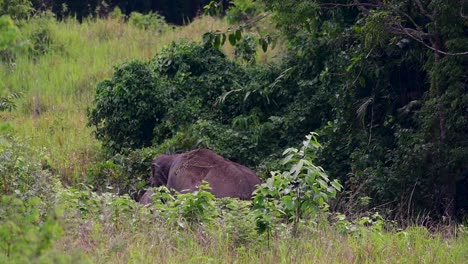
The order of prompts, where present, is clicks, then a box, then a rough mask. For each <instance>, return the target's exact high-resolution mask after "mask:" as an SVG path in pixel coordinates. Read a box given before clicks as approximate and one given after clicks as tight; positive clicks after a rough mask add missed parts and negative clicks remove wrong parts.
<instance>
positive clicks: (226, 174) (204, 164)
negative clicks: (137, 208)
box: [140, 149, 261, 204]
mask: <svg viewBox="0 0 468 264" xmlns="http://www.w3.org/2000/svg"><path fill="white" fill-rule="evenodd" d="M151 173H152V176H151V178H150V180H149V181H150V185H151V186H153V187H158V186H167V187H168V188H171V189H174V190H176V191H178V192H181V193H186V192H193V191H196V190H197V188H198V186H199V185H200V183H201V182H202V181H206V182H208V183H209V184H210V187H211V193H213V194H214V195H215V196H216V197H219V198H221V197H233V198H239V199H243V200H248V199H251V197H252V193H253V191H254V190H255V186H256V185H257V184H260V183H261V181H260V179H259V178H258V177H257V175H256V174H255V172H254V171H252V170H251V169H249V168H247V167H245V166H243V165H241V164H238V163H235V162H232V161H230V160H227V159H224V158H223V157H221V156H219V155H218V154H216V153H214V152H213V151H211V150H208V149H196V150H192V151H189V152H185V153H182V154H173V155H159V156H157V157H156V158H155V159H154V160H153V162H152V164H151ZM151 199H152V198H151V192H147V193H145V194H144V195H143V196H142V197H141V199H140V203H143V204H148V203H151Z"/></svg>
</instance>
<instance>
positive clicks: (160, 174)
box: [149, 155, 177, 187]
mask: <svg viewBox="0 0 468 264" xmlns="http://www.w3.org/2000/svg"><path fill="white" fill-rule="evenodd" d="M176 157H177V155H159V156H158V157H156V158H155V159H154V160H153V162H152V163H151V178H150V179H149V182H150V185H151V186H153V187H159V186H164V185H166V184H167V178H168V175H169V170H170V169H171V166H172V163H173V161H174V159H175V158H176Z"/></svg>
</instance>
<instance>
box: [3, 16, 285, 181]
mask: <svg viewBox="0 0 468 264" xmlns="http://www.w3.org/2000/svg"><path fill="white" fill-rule="evenodd" d="M46 23H47V28H48V29H49V30H50V35H51V38H52V48H51V49H50V51H49V52H48V53H46V54H44V55H41V56H38V57H35V58H31V56H28V54H20V55H19V56H18V57H17V58H16V61H15V62H14V64H11V65H8V64H0V79H1V80H2V81H3V84H4V86H5V87H6V89H7V90H9V91H12V92H21V93H22V98H21V99H19V100H17V109H16V110H15V111H12V112H0V122H1V123H0V130H1V131H2V133H4V132H13V133H14V134H16V135H18V136H20V137H22V138H30V144H32V145H33V146H35V147H40V148H44V149H45V152H46V153H47V154H48V158H49V162H50V163H51V165H52V167H53V168H55V169H56V170H57V172H58V174H59V175H61V176H62V179H63V180H64V182H65V183H71V182H73V183H77V182H82V180H83V179H84V177H85V175H84V174H85V171H86V168H87V164H88V163H89V162H91V161H92V160H93V158H94V156H95V155H96V153H97V151H98V150H99V143H98V142H97V141H96V140H95V139H94V138H93V136H92V131H91V129H90V128H88V127H86V123H87V118H86V109H87V107H88V106H89V105H90V103H91V102H92V100H93V96H94V93H95V87H96V83H97V82H99V81H102V80H104V79H106V78H109V77H110V76H111V75H112V72H113V67H114V66H116V65H119V64H120V63H123V62H125V61H129V60H133V59H141V60H148V59H150V58H151V57H153V56H154V54H155V53H157V52H158V51H160V50H161V48H162V47H164V46H165V45H167V44H169V43H171V42H172V41H177V40H181V39H187V40H197V41H201V37H202V35H203V33H205V32H206V31H208V30H212V29H213V30H215V29H219V30H225V29H227V27H228V25H227V24H226V22H224V21H222V20H219V19H214V18H211V17H202V18H201V19H197V20H195V21H194V22H193V23H191V24H190V25H188V26H185V27H177V28H169V27H168V28H166V29H164V30H163V31H162V32H158V31H152V30H142V29H138V28H136V27H134V26H131V25H129V24H127V23H122V22H120V21H119V20H113V19H107V20H89V21H85V22H84V23H82V24H80V23H78V22H77V21H76V20H73V19H70V20H66V21H64V22H60V23H57V22H54V21H47V22H46ZM37 27H39V25H36V24H34V23H31V24H30V25H26V26H25V31H34V30H37ZM224 49H225V52H226V53H227V54H231V55H232V53H233V50H232V47H231V46H230V45H225V47H224ZM273 52H276V51H272V52H270V54H264V53H263V52H262V53H261V54H259V56H260V57H259V59H260V60H262V61H267V60H268V58H271V57H272V54H271V53H273Z"/></svg>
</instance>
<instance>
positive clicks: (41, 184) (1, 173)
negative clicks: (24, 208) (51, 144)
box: [0, 135, 57, 205]
mask: <svg viewBox="0 0 468 264" xmlns="http://www.w3.org/2000/svg"><path fill="white" fill-rule="evenodd" d="M47 159H48V158H47V156H46V155H45V154H44V153H42V152H41V151H38V150H35V149H32V148H31V147H30V146H29V145H28V144H27V142H22V141H20V140H18V139H17V138H14V137H12V136H9V135H4V136H0V191H1V192H2V194H4V195H10V194H16V195H17V196H18V197H20V198H21V199H22V200H28V199H31V198H33V197H38V198H40V199H41V200H42V202H43V203H44V204H45V205H51V204H52V203H53V199H54V193H55V185H56V184H57V179H56V178H55V177H53V175H52V174H51V173H50V172H49V171H47V170H44V169H43V165H44V166H47Z"/></svg>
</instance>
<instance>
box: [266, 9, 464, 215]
mask: <svg viewBox="0 0 468 264" xmlns="http://www.w3.org/2000/svg"><path fill="white" fill-rule="evenodd" d="M262 2H263V3H264V4H265V5H266V7H267V8H268V9H269V10H271V11H272V12H273V14H274V21H275V22H276V24H277V25H278V26H279V28H280V29H281V30H282V31H283V34H284V35H285V36H286V37H287V38H288V41H289V43H290V45H291V47H292V50H291V56H290V59H288V61H289V62H288V63H287V65H290V66H291V67H292V70H291V73H292V74H291V76H294V78H289V80H290V81H292V83H294V84H292V85H291V86H289V87H292V88H291V89H290V90H289V91H288V92H287V93H286V94H287V95H286V96H287V97H288V96H292V97H289V101H294V102H295V103H294V104H292V106H290V107H289V109H290V110H291V111H288V112H286V113H285V114H283V115H282V117H283V118H284V119H285V120H287V119H288V118H291V117H292V118H293V119H292V120H294V117H296V120H297V118H300V119H299V120H303V121H304V122H308V124H304V126H303V127H309V129H319V128H320V130H317V131H321V134H322V135H323V136H324V141H323V144H324V149H323V150H322V151H321V152H320V154H319V160H321V161H326V163H324V164H326V166H325V169H327V171H328V172H329V174H330V175H331V177H332V178H340V179H341V180H342V182H344V183H345V187H346V190H347V192H346V193H347V194H349V195H348V196H347V197H343V199H342V201H343V202H344V201H346V202H344V203H343V205H342V208H344V207H346V208H347V209H351V208H349V207H348V206H349V205H350V204H356V200H358V199H359V198H360V197H371V198H372V200H371V204H370V205H369V206H370V207H372V206H376V205H380V204H385V203H389V204H392V205H391V206H388V208H387V209H388V211H386V214H388V215H392V216H393V217H398V218H400V219H401V220H403V219H405V218H406V217H409V218H410V217H412V216H414V215H417V214H418V213H419V212H421V211H430V212H431V215H432V216H434V217H437V216H440V215H443V214H449V215H451V216H454V215H455V213H454V212H455V211H459V212H464V211H466V210H465V209H464V208H465V207H466V205H467V204H466V201H464V199H462V198H461V197H463V196H464V193H465V192H466V190H465V189H463V188H459V187H460V186H462V185H463V184H461V183H462V182H464V181H465V180H464V179H465V178H466V177H465V176H466V175H467V174H466V166H464V165H461V164H466V155H465V156H464V157H462V156H460V155H459V154H460V153H461V152H463V151H464V150H465V149H466V141H465V140H463V139H462V138H463V137H465V136H466V132H462V130H460V128H461V126H460V125H465V122H464V121H462V120H466V114H464V112H466V111H463V110H462V109H465V108H466V104H465V103H463V102H464V98H465V95H466V74H465V75H463V74H459V73H461V72H462V71H463V70H461V69H463V68H466V58H467V57H466V55H463V54H464V51H465V50H464V49H463V48H462V47H463V46H465V47H466V45H463V44H466V37H463V34H464V33H462V32H463V31H464V27H465V26H463V22H462V21H463V20H464V19H463V17H462V16H460V13H459V10H458V9H457V7H456V6H457V4H455V3H453V4H450V3H449V2H446V1H431V2H430V4H429V3H426V2H424V3H422V4H421V5H419V4H418V3H420V2H421V1H400V2H392V1H375V3H372V4H363V3H356V2H351V1H343V3H341V2H340V3H335V2H334V1H279V0H274V1H262ZM458 6H459V5H458ZM457 10H458V11H457ZM430 14H437V15H430ZM435 25H437V26H435ZM428 43H429V44H428ZM437 43H439V44H437ZM457 54H458V55H457ZM448 65H450V66H448ZM436 76H437V77H436ZM294 87H297V88H294ZM442 87H444V88H442ZM448 87H451V88H448ZM294 93H296V95H297V96H294ZM303 98H307V99H306V100H307V101H309V103H308V104H306V103H305V100H304V99H303ZM448 98H450V99H448ZM455 98H457V99H455ZM300 102H301V103H300ZM455 105H456V106H457V107H456V108H453V107H452V106H455ZM316 109H320V113H317V111H315V110H316ZM435 113H436V114H435ZM448 113H450V114H448ZM448 116H450V118H447V117H448ZM301 127H302V126H301ZM291 128H292V129H293V131H294V130H296V129H300V128H299V126H295V127H294V126H291ZM290 133H291V132H290ZM292 134H294V132H292ZM449 138H450V139H449ZM442 142H444V143H442ZM455 142H456V143H455ZM455 164H457V165H455ZM455 186H458V187H455ZM434 190H436V191H434ZM401 197H408V198H403V199H402V198H401ZM444 201H445V202H444ZM463 201H464V202H463ZM345 204H346V205H345ZM442 208H444V209H442ZM351 210H352V209H351Z"/></svg>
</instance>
